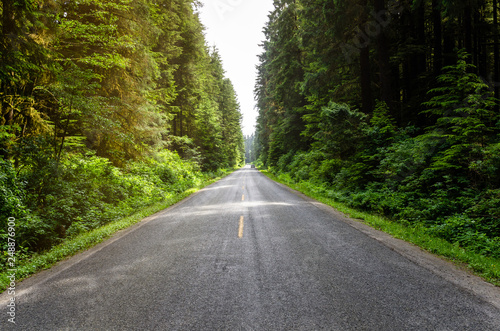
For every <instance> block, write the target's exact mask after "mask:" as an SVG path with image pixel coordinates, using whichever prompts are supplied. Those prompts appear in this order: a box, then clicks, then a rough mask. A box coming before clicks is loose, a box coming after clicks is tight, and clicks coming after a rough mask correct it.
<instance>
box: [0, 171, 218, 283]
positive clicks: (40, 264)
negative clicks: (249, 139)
mask: <svg viewBox="0 0 500 331" xmlns="http://www.w3.org/2000/svg"><path fill="white" fill-rule="evenodd" d="M227 174H228V173H224V174H223V175H222V177H224V176H225V175H227ZM222 177H215V178H207V179H206V180H204V181H203V182H202V183H201V184H200V185H198V186H197V187H195V188H190V189H188V190H186V191H184V192H182V193H179V194H175V195H172V196H169V197H168V198H167V199H165V200H164V201H161V202H158V203H155V204H153V205H151V206H149V207H147V208H145V209H142V210H140V211H138V212H137V213H134V214H133V215H130V216H128V217H125V218H122V219H120V220H118V221H116V222H112V223H109V224H107V225H104V226H102V227H100V228H97V229H95V230H92V231H90V232H86V233H82V234H80V235H78V236H77V237H75V238H72V239H69V240H67V241H65V242H63V243H61V244H59V245H57V246H55V247H53V248H52V249H50V250H49V251H47V252H44V253H41V254H35V255H33V256H31V257H30V258H29V259H28V260H27V261H17V263H18V264H17V265H16V268H15V270H16V283H18V282H20V281H21V280H23V279H25V278H27V277H29V276H31V275H33V274H35V273H37V272H39V271H41V270H45V269H49V268H50V267H52V266H53V265H55V264H56V263H57V262H59V261H62V260H64V259H66V258H68V257H70V256H73V255H75V254H77V253H80V252H83V251H85V250H87V249H89V248H92V247H94V246H96V245H97V244H99V243H101V242H103V241H105V240H106V239H108V238H110V237H111V236H112V235H113V234H115V233H116V232H118V231H120V230H123V229H126V228H128V227H130V226H132V225H134V224H136V223H139V222H140V221H141V220H143V219H144V218H146V217H148V216H151V215H153V214H155V213H157V212H159V211H162V210H164V209H166V208H168V207H170V206H172V205H174V204H176V203H177V202H179V201H181V200H183V199H185V198H187V197H188V196H190V195H191V194H193V193H195V192H197V191H199V190H200V189H202V188H203V187H205V186H207V185H209V184H211V183H213V182H215V181H217V180H219V179H221V178H222ZM10 274H11V272H8V271H5V272H3V273H0V292H2V291H4V290H5V289H7V288H8V287H9V283H10V280H9V278H8V276H9V275H10Z"/></svg>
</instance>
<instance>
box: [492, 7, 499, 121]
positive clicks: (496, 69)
mask: <svg viewBox="0 0 500 331" xmlns="http://www.w3.org/2000/svg"><path fill="white" fill-rule="evenodd" d="M493 28H494V32H493V36H494V37H493V39H494V40H493V44H494V45H493V54H494V56H493V68H494V69H493V80H494V86H495V98H497V99H499V98H500V50H499V45H498V42H499V40H498V39H499V38H498V37H499V36H498V33H499V31H498V0H493ZM497 112H498V106H497Z"/></svg>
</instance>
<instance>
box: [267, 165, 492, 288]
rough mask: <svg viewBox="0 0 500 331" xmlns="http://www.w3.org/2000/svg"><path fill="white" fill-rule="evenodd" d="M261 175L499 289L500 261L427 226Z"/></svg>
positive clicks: (303, 185) (303, 186) (296, 184)
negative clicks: (439, 235) (437, 234)
mask: <svg viewBox="0 0 500 331" xmlns="http://www.w3.org/2000/svg"><path fill="white" fill-rule="evenodd" d="M261 172H262V173H263V174H265V175H266V176H268V177H269V178H271V179H272V180H274V181H277V182H279V183H282V184H284V185H286V186H288V187H290V188H292V189H294V190H297V191H299V192H302V193H304V194H305V195H307V196H308V197H310V198H313V199H315V200H317V201H319V202H322V203H324V204H326V205H329V206H331V207H333V208H335V209H337V210H338V211H340V212H342V213H344V214H346V215H348V216H349V217H351V218H353V219H357V220H360V221H362V222H363V223H365V224H368V225H370V226H371V227H373V228H375V229H377V230H381V231H383V232H385V233H388V234H390V235H392V236H393V237H395V238H398V239H402V240H404V241H407V242H410V243H412V244H415V245H417V246H419V247H420V248H422V249H424V250H426V251H428V252H430V253H433V254H436V255H439V256H442V257H445V258H447V259H448V260H450V261H452V262H453V263H455V264H457V265H459V266H464V265H465V266H466V267H467V268H468V269H469V270H471V271H472V272H473V273H475V274H476V275H478V276H480V277H482V278H483V279H485V280H486V281H488V282H490V283H492V284H494V285H495V286H500V260H499V259H495V258H491V257H487V256H484V255H481V254H477V253H474V252H470V251H467V250H465V249H463V248H462V247H460V246H459V245H457V244H452V243H450V242H448V241H446V240H444V239H441V238H436V237H434V236H431V235H430V234H429V233H428V231H427V230H426V228H424V227H423V226H416V227H409V226H406V225H404V224H402V223H398V222H394V221H391V220H389V219H387V218H384V217H381V216H378V215H374V214H370V213H368V212H364V211H359V210H355V209H353V208H350V207H348V206H346V205H345V204H343V203H340V202H337V201H335V200H333V199H332V198H329V197H327V196H325V195H324V194H322V193H321V192H317V191H315V190H314V189H313V187H312V185H311V184H309V183H293V182H290V181H287V180H285V179H283V178H280V177H277V176H275V175H273V174H272V173H270V172H268V171H266V170H261Z"/></svg>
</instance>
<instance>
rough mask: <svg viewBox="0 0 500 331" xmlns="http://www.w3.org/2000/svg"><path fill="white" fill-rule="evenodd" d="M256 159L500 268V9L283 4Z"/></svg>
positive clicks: (304, 0)
mask: <svg viewBox="0 0 500 331" xmlns="http://www.w3.org/2000/svg"><path fill="white" fill-rule="evenodd" d="M274 6H275V9H274V11H273V12H272V13H271V15H270V16H269V22H268V24H267V26H266V29H265V33H266V40H265V41H264V49H265V50H264V53H263V54H262V55H261V57H260V60H261V62H260V65H259V67H258V72H259V77H258V81H257V84H256V97H257V102H258V108H259V118H258V126H257V132H256V138H255V143H254V146H253V147H252V150H254V151H255V152H256V154H257V157H258V159H259V160H260V162H262V163H263V164H265V165H266V166H268V167H270V168H271V169H272V170H273V171H274V172H276V173H278V174H280V175H281V176H282V177H284V178H287V179H288V180H292V181H296V182H300V181H304V182H308V183H310V184H311V185H314V186H315V187H316V188H317V190H320V191H323V192H324V193H325V194H328V195H330V196H331V197H334V198H336V199H338V200H340V201H343V202H346V203H348V204H350V205H352V206H355V207H358V208H363V209H367V210H373V211H376V212H378V213H380V214H384V215H387V216H389V217H391V218H392V219H394V220H397V221H400V222H403V223H405V224H407V225H409V226H421V227H424V228H426V229H428V231H429V232H430V233H432V234H434V235H436V236H440V237H442V238H445V239H447V240H449V241H451V242H453V243H458V244H459V245H461V246H463V247H469V248H470V249H472V250H474V251H477V252H480V253H483V254H486V255H491V256H495V257H500V116H499V101H498V97H499V89H500V83H499V82H500V55H499V46H500V43H499V37H500V30H499V27H498V11H499V6H498V1H496V0H493V1H492V0H467V1H455V2H452V1H445V0H414V1H411V0H400V1H393V0H390V1H386V0H371V1H368V0H356V1H344V0H337V1H331V0H328V1H327V0H275V1H274Z"/></svg>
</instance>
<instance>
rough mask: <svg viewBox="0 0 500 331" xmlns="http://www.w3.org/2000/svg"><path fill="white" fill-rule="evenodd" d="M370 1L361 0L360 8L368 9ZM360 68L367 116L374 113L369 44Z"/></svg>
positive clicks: (362, 51) (363, 49) (360, 56)
mask: <svg viewBox="0 0 500 331" xmlns="http://www.w3.org/2000/svg"><path fill="white" fill-rule="evenodd" d="M367 6H368V0H361V2H360V7H361V8H363V9H364V8H367ZM367 19H368V15H366V13H363V19H362V20H361V22H360V24H359V28H360V30H362V29H363V25H364V24H365V23H366V21H367ZM359 67H360V70H361V73H360V84H361V102H362V109H363V112H364V113H365V114H369V113H371V112H372V111H373V99H372V90H371V75H370V72H371V70H370V45H369V43H367V44H366V45H364V47H363V48H361V49H360V54H359Z"/></svg>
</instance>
